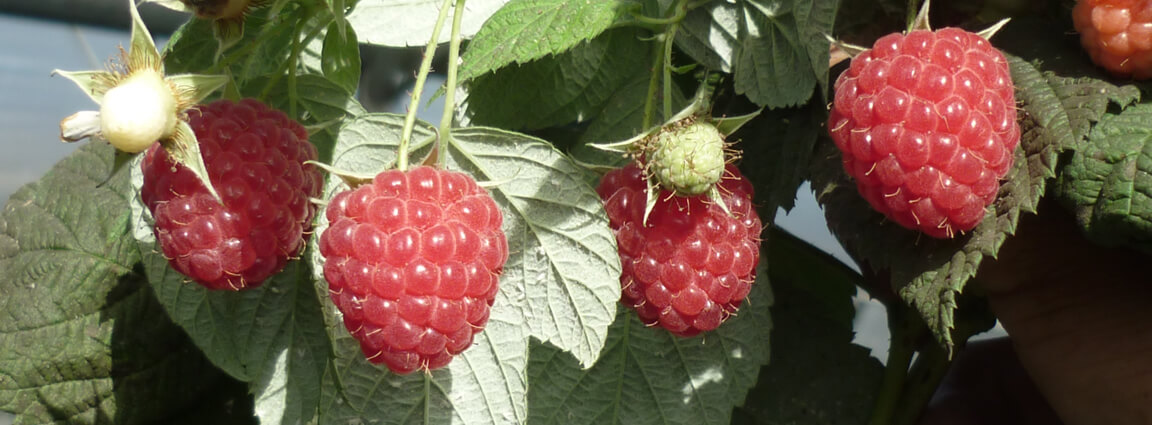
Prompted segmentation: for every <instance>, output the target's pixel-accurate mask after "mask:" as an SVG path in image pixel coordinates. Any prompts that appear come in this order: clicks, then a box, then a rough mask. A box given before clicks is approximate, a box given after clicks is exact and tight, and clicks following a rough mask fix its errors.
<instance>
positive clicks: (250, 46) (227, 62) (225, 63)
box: [204, 24, 288, 74]
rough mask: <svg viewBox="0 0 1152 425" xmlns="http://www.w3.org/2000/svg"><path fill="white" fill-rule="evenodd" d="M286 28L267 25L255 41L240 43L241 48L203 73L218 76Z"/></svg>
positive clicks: (234, 50)
mask: <svg viewBox="0 0 1152 425" xmlns="http://www.w3.org/2000/svg"><path fill="white" fill-rule="evenodd" d="M287 27H288V26H287V25H276V24H268V27H266V28H264V30H263V31H261V32H260V35H258V36H257V37H256V39H255V40H252V42H249V43H242V44H243V46H241V47H240V48H237V49H233V50H232V52H231V53H229V54H228V55H227V56H224V58H223V59H220V60H219V61H217V62H216V64H215V65H212V66H211V67H208V69H207V70H206V71H204V73H205V74H218V73H220V72H221V70H223V69H226V68H228V67H229V66H232V63H233V62H236V61H237V60H240V59H241V58H246V57H249V56H250V55H251V54H252V51H253V50H256V48H258V47H260V46H262V45H264V44H265V43H267V42H268V41H269V40H271V39H272V37H275V36H278V35H280V33H281V32H283V31H284V29H285V28H287ZM272 30H275V31H272Z"/></svg>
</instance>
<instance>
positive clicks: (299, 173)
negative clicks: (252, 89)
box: [140, 99, 323, 290]
mask: <svg viewBox="0 0 1152 425" xmlns="http://www.w3.org/2000/svg"><path fill="white" fill-rule="evenodd" d="M189 115H190V119H189V124H190V125H191V127H192V130H193V131H194V132H195V133H196V138H197V139H198V140H199V143H200V152H201V155H202V156H203V158H204V163H205V166H206V167H207V169H208V175H209V177H210V178H211V181H212V184H213V186H215V187H216V189H217V191H218V192H219V194H220V197H221V198H222V201H223V204H221V203H220V202H218V201H217V200H216V199H215V198H214V197H213V196H212V195H211V194H210V193H209V192H208V189H207V188H206V187H205V186H204V185H203V184H201V183H200V180H198V179H197V178H196V176H195V175H194V174H193V173H192V171H191V170H189V169H188V168H186V167H184V166H182V165H179V164H176V163H175V162H173V161H172V159H171V157H169V156H168V154H167V153H166V152H165V151H164V150H163V149H161V148H160V146H159V145H153V146H152V148H150V149H149V150H148V151H147V153H146V154H145V156H144V161H143V163H142V165H141V167H142V170H143V174H144V186H143V188H142V189H141V192H140V196H141V199H142V200H143V201H144V205H145V206H147V208H148V210H149V211H151V213H152V216H153V217H154V218H155V222H156V224H155V228H154V233H155V235H156V239H157V240H158V241H159V243H160V248H161V250H162V251H163V253H164V256H165V257H166V258H168V262H169V264H171V265H172V268H174V269H176V270H177V271H179V272H180V273H183V274H185V275H187V276H188V277H190V278H192V280H194V281H196V282H198V283H200V284H202V285H204V286H205V287H208V288H210V289H232V290H240V289H244V288H248V287H252V286H256V285H259V284H261V283H262V282H263V281H264V280H265V279H267V278H268V277H269V276H271V275H273V274H275V273H277V272H279V271H280V270H281V269H283V268H284V265H285V264H286V263H287V261H288V259H289V258H291V257H294V256H296V255H298V254H299V253H300V251H301V250H302V249H303V247H304V239H303V235H304V232H305V231H307V230H308V229H309V228H310V226H311V223H312V218H313V216H314V214H315V210H316V208H315V206H313V205H312V204H311V202H310V200H309V198H311V197H316V196H318V195H319V194H320V189H321V185H322V184H323V176H322V175H321V174H320V170H319V169H317V168H316V167H315V166H313V165H309V164H304V162H305V161H308V160H315V159H316V148H315V147H314V146H312V144H311V143H309V142H308V133H307V131H306V130H305V129H304V127H303V126H301V125H300V124H299V123H297V122H295V121H293V120H292V119H290V118H288V116H287V115H285V114H284V113H283V112H280V111H277V110H274V109H271V108H269V107H268V106H267V105H264V104H263V103H260V102H258V101H256V100H252V99H245V100H243V101H241V102H239V103H233V102H231V101H228V100H220V101H216V102H213V103H210V104H207V105H203V106H200V107H199V108H198V109H197V110H192V111H189Z"/></svg>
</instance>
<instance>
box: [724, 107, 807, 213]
mask: <svg viewBox="0 0 1152 425" xmlns="http://www.w3.org/2000/svg"><path fill="white" fill-rule="evenodd" d="M827 115H828V114H827V111H826V110H825V109H824V104H823V103H817V102H813V103H811V104H809V105H807V106H803V107H800V108H789V109H770V110H766V111H763V112H761V113H760V115H759V116H757V117H756V118H754V119H752V121H750V122H749V123H748V124H747V125H745V126H744V127H743V128H742V129H741V130H740V131H739V132H737V133H735V134H733V135H732V136H730V137H729V138H728V141H729V142H738V143H740V144H739V147H740V148H742V159H741V160H740V164H741V165H743V167H742V168H741V169H742V170H743V171H744V173H745V175H746V176H748V178H749V179H750V180H752V182H753V184H754V185H755V187H756V204H757V205H758V206H759V209H760V211H761V213H762V214H765V215H774V214H776V208H777V207H783V208H784V209H785V210H791V209H792V206H793V205H795V203H796V189H797V188H799V187H800V184H801V183H803V182H804V180H806V179H807V178H808V166H807V165H808V163H809V162H810V161H811V160H812V155H813V153H814V152H815V148H816V139H817V138H818V137H819V136H820V135H821V134H822V132H823V131H825V130H824V127H823V126H822V125H821V124H823V123H824V122H825V121H826V120H827Z"/></svg>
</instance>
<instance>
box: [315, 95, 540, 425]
mask: <svg viewBox="0 0 1152 425" xmlns="http://www.w3.org/2000/svg"><path fill="white" fill-rule="evenodd" d="M403 122H404V117H403V116H401V115H394V114H370V115H364V116H360V117H357V118H355V119H352V120H350V121H348V122H346V123H345V124H344V126H343V127H342V128H341V130H340V136H339V139H338V140H339V144H338V145H337V146H336V150H335V152H334V154H333V161H332V165H333V166H334V167H335V168H338V169H342V170H347V171H351V172H359V173H374V172H379V171H383V170H384V169H386V168H389V167H390V166H391V164H393V163H394V162H395V160H396V154H395V153H396V146H397V144H398V143H399V140H400V132H401V129H402V128H403ZM432 129H434V127H433V126H431V125H429V124H427V123H423V122H418V123H417V126H416V127H415V130H414V132H413V136H412V140H413V143H414V145H413V146H412V149H413V150H414V153H413V155H418V154H419V152H421V151H425V150H426V149H427V148H429V147H430V144H429V142H431V141H432V140H434V139H435V133H434V132H433V130H432ZM346 188H347V187H346V186H344V183H342V182H341V181H340V180H339V179H330V180H329V182H328V185H327V187H326V190H325V198H326V199H330V198H331V197H332V196H333V195H334V194H335V193H337V192H338V191H342V190H345V189H346ZM506 223H507V221H506ZM326 227H327V220H326V219H325V218H324V217H323V216H321V219H320V220H319V224H318V228H317V230H316V234H321V233H322V232H323V231H324V230H325V229H326ZM510 242H512V241H511V238H510ZM316 243H318V240H317V238H313V239H312V241H310V245H311V246H312V249H311V257H310V260H311V261H312V264H313V267H314V273H315V274H316V277H317V279H316V280H317V285H318V286H317V291H318V292H320V291H323V292H325V293H326V292H327V290H328V288H327V283H326V282H325V281H324V280H323V279H322V276H321V273H320V270H322V264H323V259H322V258H321V257H320V255H319V250H318V249H316ZM505 276H508V268H507V267H505ZM506 282H507V279H504V282H502V287H501V291H500V293H499V294H498V295H497V299H496V304H495V307H494V308H493V309H492V312H491V318H490V319H489V322H488V325H487V327H486V329H485V330H484V331H483V332H481V333H479V334H477V335H476V339H475V342H474V345H473V346H472V347H471V348H469V349H468V350H466V351H465V352H464V353H461V354H460V355H459V356H457V358H455V359H454V360H453V361H452V363H450V364H449V365H448V366H447V367H445V368H443V369H438V370H436V371H434V372H432V373H431V374H430V375H425V374H421V373H414V374H409V375H404V376H401V375H396V374H394V373H392V372H390V371H388V369H387V368H385V367H383V366H374V365H372V364H370V363H368V362H367V361H366V360H365V359H364V355H363V353H362V352H361V351H360V346H359V344H358V343H357V342H356V341H355V340H354V339H352V337H351V336H350V335H349V334H348V332H347V330H345V328H344V324H343V322H342V320H341V319H340V316H339V313H337V312H336V309H335V306H333V305H332V303H331V302H330V301H325V302H324V308H325V311H326V314H325V319H326V321H327V329H328V333H329V337H330V338H331V340H332V344H333V348H334V353H335V358H334V360H333V365H332V367H331V368H329V370H328V371H327V373H326V375H325V379H324V382H323V386H322V387H321V391H320V393H321V397H322V400H321V405H320V423H321V424H329V423H339V424H343V423H347V422H348V421H356V420H359V419H360V418H364V417H372V418H375V419H378V420H381V421H383V422H384V423H416V422H419V423H448V422H449V421H452V420H457V421H460V420H463V421H465V422H492V423H517V422H522V420H520V419H517V418H521V417H523V416H524V411H525V410H526V401H525V397H526V396H525V394H526V387H525V378H524V368H525V367H526V364H527V351H528V340H527V338H528V335H525V334H524V333H523V332H524V330H525V329H526V328H527V326H526V325H525V323H524V317H523V315H522V314H521V312H520V309H519V308H517V307H515V306H516V304H517V303H519V302H521V301H519V300H518V299H516V298H515V297H513V296H512V295H510V292H511V289H510V286H511V285H509V284H508V283H506Z"/></svg>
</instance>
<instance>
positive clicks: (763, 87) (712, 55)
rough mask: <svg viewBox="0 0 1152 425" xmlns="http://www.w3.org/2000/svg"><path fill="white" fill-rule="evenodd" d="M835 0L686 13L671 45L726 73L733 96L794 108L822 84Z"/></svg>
mask: <svg viewBox="0 0 1152 425" xmlns="http://www.w3.org/2000/svg"><path fill="white" fill-rule="evenodd" d="M837 4H838V2H837V0H817V1H816V2H814V3H813V2H806V1H797V0H785V1H769V0H737V1H735V2H716V3H713V4H712V5H710V6H706V7H701V8H698V9H695V10H693V11H691V12H689V13H688V15H687V17H685V19H684V22H683V28H682V29H683V31H680V32H678V34H677V37H676V42H677V45H678V46H680V48H681V49H683V50H684V51H685V52H686V53H688V55H689V56H691V57H692V58H693V59H695V60H696V61H698V62H700V63H701V64H703V65H704V66H707V67H709V68H712V69H716V70H720V71H724V72H731V73H732V74H733V78H734V83H735V87H736V93H737V94H743V95H745V96H747V97H748V98H749V99H751V100H752V101H753V102H755V103H756V104H757V105H760V106H766V107H769V108H778V107H785V106H795V105H799V104H802V103H805V101H807V100H808V98H809V97H811V96H812V89H813V88H814V87H815V86H816V84H817V83H820V85H821V86H822V87H826V86H827V78H828V59H827V58H828V41H827V40H826V39H825V38H824V34H826V33H829V32H830V31H831V24H832V20H833V17H834V16H835V13H836V7H837Z"/></svg>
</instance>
